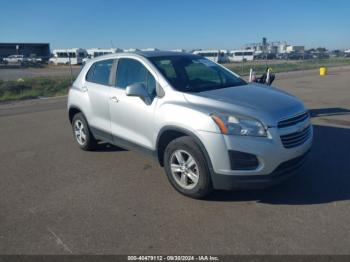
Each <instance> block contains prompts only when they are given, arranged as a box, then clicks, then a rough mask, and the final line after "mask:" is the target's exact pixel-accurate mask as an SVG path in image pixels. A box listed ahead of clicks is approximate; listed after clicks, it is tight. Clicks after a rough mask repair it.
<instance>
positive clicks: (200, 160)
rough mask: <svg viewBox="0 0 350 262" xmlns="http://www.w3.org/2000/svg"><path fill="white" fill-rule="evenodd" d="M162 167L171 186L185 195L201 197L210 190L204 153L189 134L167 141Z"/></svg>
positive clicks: (210, 185)
mask: <svg viewBox="0 0 350 262" xmlns="http://www.w3.org/2000/svg"><path fill="white" fill-rule="evenodd" d="M164 168H165V171H166V173H167V176H168V179H169V181H170V183H171V184H172V186H173V187H174V188H175V189H176V190H177V191H179V192H180V193H182V194H184V195H186V196H189V197H192V198H203V197H205V196H206V195H208V194H209V193H210V192H211V191H212V184H211V180H210V173H209V169H208V165H207V163H206V160H205V157H204V154H203V152H202V150H201V149H200V148H199V146H198V145H197V143H196V142H195V140H194V139H193V138H191V137H189V136H185V137H180V138H177V139H175V140H173V141H172V142H170V143H169V145H168V146H167V148H166V150H165V154H164Z"/></svg>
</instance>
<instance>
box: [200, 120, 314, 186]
mask: <svg viewBox="0 0 350 262" xmlns="http://www.w3.org/2000/svg"><path fill="white" fill-rule="evenodd" d="M310 128H311V132H310V136H309V138H308V139H307V140H306V141H305V142H304V143H303V144H301V145H299V146H296V147H293V148H285V147H284V146H283V144H282V142H281V139H280V133H279V132H280V130H279V129H277V128H270V129H269V137H268V138H266V137H264V138H263V137H242V136H225V135H221V134H217V133H210V132H205V131H200V132H199V136H200V139H201V141H202V142H203V144H204V146H205V148H206V150H207V153H208V156H209V159H210V162H211V163H210V165H209V166H210V167H211V174H212V176H211V177H212V182H213V187H214V188H215V189H255V188H266V187H269V186H271V185H274V184H277V183H279V182H282V181H283V180H285V179H287V178H288V177H290V176H293V175H295V174H296V173H298V171H299V170H300V168H301V167H302V165H303V163H304V162H305V159H306V156H307V155H308V152H309V151H310V148H311V145H312V140H313V130H312V126H311V127H310ZM229 150H235V151H240V152H245V153H249V154H253V155H255V156H256V157H257V159H258V161H259V165H258V167H257V168H256V169H253V170H232V169H231V164H230V157H229V154H228V151H229Z"/></svg>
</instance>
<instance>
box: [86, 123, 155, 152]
mask: <svg viewBox="0 0 350 262" xmlns="http://www.w3.org/2000/svg"><path fill="white" fill-rule="evenodd" d="M90 130H91V132H92V134H93V135H94V137H95V138H96V139H99V140H102V141H104V142H107V143H110V144H113V145H115V146H119V147H121V148H124V149H127V150H132V151H138V152H141V153H143V154H146V155H150V156H152V157H154V158H157V154H156V151H155V150H151V149H148V148H145V147H143V146H140V145H138V144H135V143H133V142H130V141H128V140H126V139H124V138H121V137H118V136H114V135H112V134H110V133H108V132H105V131H103V130H100V129H98V128H95V127H90Z"/></svg>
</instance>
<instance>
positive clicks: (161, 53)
mask: <svg viewBox="0 0 350 262" xmlns="http://www.w3.org/2000/svg"><path fill="white" fill-rule="evenodd" d="M135 54H138V55H141V56H144V57H158V56H185V55H193V54H190V53H181V52H174V51H137V52H135Z"/></svg>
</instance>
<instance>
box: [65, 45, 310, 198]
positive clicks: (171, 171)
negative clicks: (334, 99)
mask: <svg viewBox="0 0 350 262" xmlns="http://www.w3.org/2000/svg"><path fill="white" fill-rule="evenodd" d="M68 110H69V120H70V122H71V123H72V127H73V134H74V137H75V140H76V142H77V144H78V146H79V147H80V148H82V149H83V150H93V149H94V148H95V146H96V145H97V143H99V142H100V141H102V142H107V143H111V144H114V145H117V146H120V147H123V148H126V149H137V150H141V151H142V152H146V153H149V154H150V155H152V156H153V157H155V158H156V160H157V161H158V162H159V164H160V165H161V166H164V168H165V172H166V174H167V177H168V179H169V181H170V183H171V184H172V186H173V187H174V188H175V189H176V190H178V191H179V192H181V193H183V194H185V195H187V196H190V197H194V198H201V197H204V196H206V195H207V194H209V193H210V192H211V191H212V190H213V189H229V190H230V189H253V188H265V187H267V186H270V185H272V184H275V183H277V182H279V181H281V180H284V179H285V178H287V177H289V176H290V175H292V174H294V173H295V172H296V171H298V170H299V168H300V167H301V166H302V164H303V162H304V160H305V156H306V155H307V153H308V152H309V150H310V147H311V144H312V137H313V129H312V126H311V124H310V117H309V114H308V111H307V110H306V109H305V107H304V105H303V103H302V102H301V101H300V100H299V99H297V98H296V97H294V96H292V95H290V94H287V93H285V92H283V91H280V90H278V89H275V88H272V87H267V86H264V85H259V84H248V83H246V82H245V81H244V80H243V79H241V78H240V77H239V76H238V75H236V74H235V73H233V72H231V71H230V70H228V69H226V68H225V67H223V66H221V65H219V64H216V63H214V62H212V61H209V60H207V59H205V58H203V57H200V56H197V55H192V54H185V53H177V52H138V53H117V54H112V55H108V56H103V57H98V58H96V59H93V60H89V61H88V62H87V63H86V64H85V66H84V67H83V69H82V71H81V72H80V74H79V76H78V77H77V79H76V80H75V82H74V84H73V86H72V87H71V88H70V91H69V97H68Z"/></svg>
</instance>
